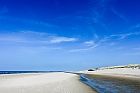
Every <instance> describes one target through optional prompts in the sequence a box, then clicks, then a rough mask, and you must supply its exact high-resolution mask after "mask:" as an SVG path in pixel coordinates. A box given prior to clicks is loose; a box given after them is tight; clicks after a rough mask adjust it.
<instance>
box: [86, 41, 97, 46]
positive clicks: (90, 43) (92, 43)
mask: <svg viewBox="0 0 140 93" xmlns="http://www.w3.org/2000/svg"><path fill="white" fill-rule="evenodd" d="M84 44H85V45H87V46H92V45H94V44H95V43H94V41H85V42H84Z"/></svg>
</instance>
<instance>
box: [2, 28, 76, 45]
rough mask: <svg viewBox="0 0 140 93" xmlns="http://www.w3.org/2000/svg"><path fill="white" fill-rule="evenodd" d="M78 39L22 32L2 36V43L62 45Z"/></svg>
mask: <svg viewBox="0 0 140 93" xmlns="http://www.w3.org/2000/svg"><path fill="white" fill-rule="evenodd" d="M77 40H78V39H77V38H74V37H71V38H69V37H64V36H56V35H54V34H48V33H44V32H34V31H20V32H15V33H8V34H0V41H8V42H22V43H45V44H49V43H61V42H75V41H77Z"/></svg>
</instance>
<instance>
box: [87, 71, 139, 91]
mask: <svg viewBox="0 0 140 93" xmlns="http://www.w3.org/2000/svg"><path fill="white" fill-rule="evenodd" d="M139 72H140V70H139V69H134V70H133V69H115V70H103V71H93V72H86V73H85V74H86V76H85V77H87V78H89V79H90V80H91V81H92V82H93V83H94V85H96V87H94V88H95V89H96V90H97V89H98V90H99V91H100V92H103V93H104V92H105V91H108V93H111V92H110V91H114V92H115V93H140V73H139ZM99 86H101V87H99ZM107 88H108V90H106V89H107ZM105 93H106V92H105Z"/></svg>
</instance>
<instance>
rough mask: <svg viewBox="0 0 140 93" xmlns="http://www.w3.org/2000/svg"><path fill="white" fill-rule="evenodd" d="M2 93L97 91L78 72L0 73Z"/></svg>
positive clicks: (89, 92)
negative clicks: (85, 82)
mask: <svg viewBox="0 0 140 93" xmlns="http://www.w3.org/2000/svg"><path fill="white" fill-rule="evenodd" d="M0 93H95V92H94V91H93V90H92V88H91V87H89V86H87V85H85V84H84V83H82V82H80V81H79V77H78V75H76V74H70V73H63V72H58V73H42V74H41V73H36V74H13V75H10V74H8V75H0Z"/></svg>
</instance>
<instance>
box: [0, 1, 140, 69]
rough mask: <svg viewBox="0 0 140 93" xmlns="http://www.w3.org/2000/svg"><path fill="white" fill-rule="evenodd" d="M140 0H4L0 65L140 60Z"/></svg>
mask: <svg viewBox="0 0 140 93" xmlns="http://www.w3.org/2000/svg"><path fill="white" fill-rule="evenodd" d="M139 4H140V1H139V0H0V64H1V65H0V70H64V71H65V70H67V71H69V70H70V71H71V70H72V71H77V70H85V69H89V68H95V67H103V66H112V65H125V64H135V63H140V17H139V16H140V11H139V10H140V6H139Z"/></svg>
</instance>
